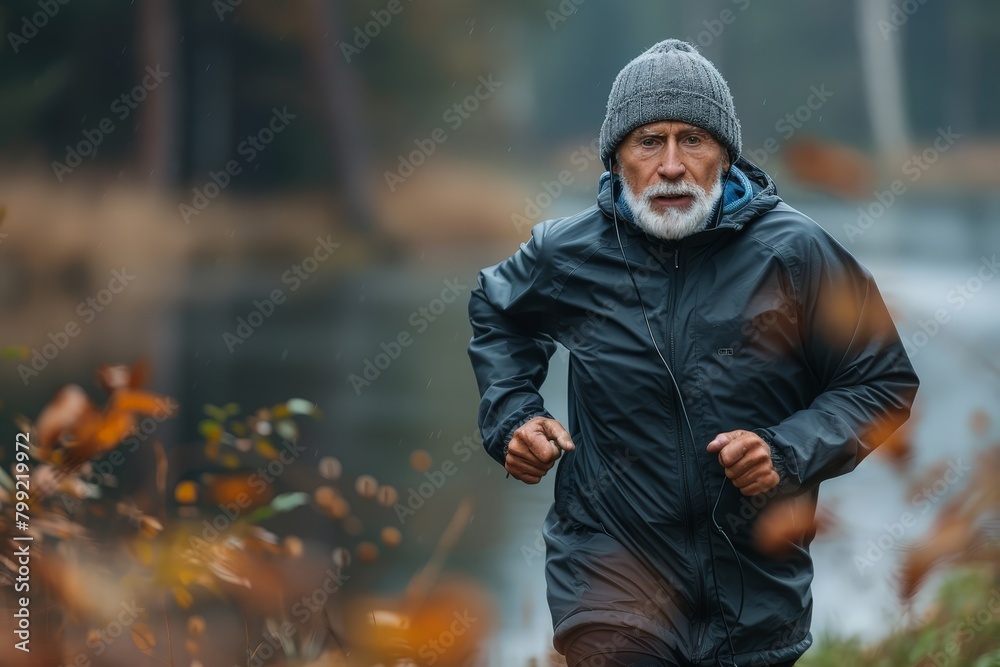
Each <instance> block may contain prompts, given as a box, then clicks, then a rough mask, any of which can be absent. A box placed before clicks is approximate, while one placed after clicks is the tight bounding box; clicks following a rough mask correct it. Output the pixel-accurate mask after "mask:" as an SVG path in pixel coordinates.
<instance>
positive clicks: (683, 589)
mask: <svg viewBox="0 0 1000 667" xmlns="http://www.w3.org/2000/svg"><path fill="white" fill-rule="evenodd" d="M736 167H737V168H738V169H739V170H741V171H742V172H743V173H744V174H745V175H746V176H748V177H749V181H750V182H751V183H752V184H753V185H752V188H751V191H750V192H749V193H747V195H748V196H746V197H744V198H743V200H744V201H743V202H742V203H741V205H739V206H738V207H736V210H728V207H727V210H726V212H725V214H724V215H723V216H722V217H721V218H720V221H719V223H718V225H716V226H714V227H712V228H710V229H706V230H704V231H702V232H698V233H696V234H694V235H692V236H689V237H687V238H685V239H683V240H681V241H679V242H666V241H661V240H658V239H656V238H654V237H651V236H649V235H647V234H645V233H644V232H643V231H642V230H641V229H640V228H638V227H637V226H635V225H634V224H633V223H632V222H631V221H630V218H629V219H626V218H627V217H628V212H627V211H623V210H622V209H621V207H619V208H618V221H619V226H620V231H621V236H622V243H623V244H624V246H625V251H626V253H627V255H628V258H629V263H630V265H631V267H632V271H633V273H634V275H635V280H636V282H637V284H638V288H639V293H640V294H641V297H642V300H643V303H644V305H645V309H646V312H647V314H648V318H649V322H650V325H651V327H652V330H653V334H654V336H655V338H656V343H657V345H658V347H659V350H660V352H661V353H662V355H663V357H664V359H665V360H666V361H667V362H668V363H669V364H670V366H671V368H672V369H673V372H674V374H675V377H676V380H677V382H678V384H679V385H680V389H681V396H680V397H678V394H677V392H676V391H675V389H674V386H673V384H672V382H671V380H670V376H669V375H668V373H667V370H666V368H665V367H664V365H663V363H662V362H661V361H660V358H659V356H658V355H657V352H656V350H654V348H653V345H652V342H651V340H650V335H649V331H648V330H647V326H646V322H645V321H644V319H643V315H642V312H641V311H640V307H639V302H638V300H637V296H636V292H635V290H634V289H633V285H632V282H631V280H630V279H629V275H628V273H627V271H626V268H625V264H624V262H623V259H622V256H621V250H620V249H619V245H618V241H617V239H616V237H615V227H614V224H613V223H612V218H611V213H612V209H611V206H612V200H611V196H610V191H609V189H608V188H607V187H605V188H604V189H602V191H601V192H600V195H599V197H598V203H597V205H595V206H592V207H590V208H588V209H587V210H585V211H582V212H581V213H579V214H577V215H574V216H571V217H567V218H560V219H556V220H548V221H545V222H542V223H539V224H538V225H536V226H535V227H534V228H533V229H532V236H531V239H530V240H529V241H527V242H525V243H523V244H522V245H521V249H520V250H519V251H518V252H517V253H515V254H514V255H513V256H512V257H511V258H509V259H507V260H505V261H503V262H500V263H499V264H496V265H494V266H491V267H488V268H486V269H483V270H482V271H481V272H480V273H479V277H478V285H477V286H476V287H475V289H474V290H473V292H472V294H471V298H470V302H469V318H470V322H471V324H472V328H473V336H472V339H471V341H470V344H469V356H470V358H471V360H472V365H473V368H474V370H475V374H476V378H477V381H478V385H479V391H480V395H481V396H482V401H481V404H480V410H479V425H480V428H481V430H482V434H483V440H484V446H485V447H486V450H487V451H488V452H489V454H490V455H491V456H492V457H493V458H495V459H496V460H497V461H499V462H501V463H502V462H503V460H504V457H505V449H506V445H507V444H508V443H509V440H510V437H511V435H512V433H513V432H514V430H516V429H517V427H519V426H520V425H521V424H523V423H524V422H525V421H527V420H528V419H530V418H531V417H534V416H536V415H545V416H551V415H550V414H549V413H548V412H547V411H546V409H545V406H544V405H543V401H542V398H541V397H540V395H539V393H538V389H539V387H540V385H541V384H542V382H543V380H544V379H545V376H546V373H547V371H548V361H549V358H550V357H551V355H552V354H553V353H554V351H555V349H556V342H559V343H561V344H562V345H564V346H565V347H566V348H567V349H568V350H569V353H570V356H569V423H568V424H566V425H565V426H566V427H567V429H568V430H569V432H570V434H571V435H572V437H573V440H574V442H575V443H576V446H577V447H576V450H575V451H573V452H571V453H568V454H565V455H564V456H563V458H562V460H561V461H560V463H559V465H558V469H557V471H556V489H555V502H554V503H553V505H552V508H551V509H550V511H549V514H548V516H547V518H546V520H545V530H544V535H545V541H546V579H547V582H548V599H549V606H550V609H551V612H552V619H553V626H554V630H555V642H554V643H555V645H556V648H562V646H563V643H562V642H563V641H564V639H565V638H566V636H567V635H568V634H569V633H570V632H572V631H573V630H574V629H576V628H579V627H581V626H584V625H588V624H594V623H598V624H611V625H631V626H635V627H640V628H643V629H645V630H646V631H648V632H652V633H654V634H656V635H658V636H660V637H661V638H663V639H664V640H665V641H667V642H668V643H670V644H671V645H673V646H675V647H676V650H677V651H678V652H679V653H680V654H681V655H683V656H685V657H686V659H688V660H690V661H691V662H693V663H695V664H702V665H710V664H715V662H714V656H715V655H716V652H717V650H719V651H721V654H722V655H728V654H729V653H730V649H729V643H728V640H727V630H726V625H728V626H729V628H730V630H731V635H732V641H733V645H734V646H735V652H736V661H737V662H738V664H739V665H755V664H766V663H770V662H778V661H784V660H790V659H793V658H796V657H798V656H800V655H801V654H802V653H803V652H804V651H805V650H806V649H807V648H808V647H809V645H810V644H811V642H812V637H811V634H810V633H809V624H810V620H811V611H812V595H811V592H810V583H811V581H812V576H813V570H812V560H811V558H810V556H809V550H808V548H809V543H810V541H811V539H812V535H807V536H806V537H804V538H803V539H801V540H800V541H799V542H797V543H796V544H795V545H793V546H792V547H791V549H792V555H790V556H788V557H785V558H775V557H770V556H767V555H764V554H762V553H761V552H759V551H758V549H757V548H756V546H755V543H754V539H753V536H754V530H753V529H754V523H755V521H756V519H757V517H758V516H759V514H760V510H761V508H762V507H763V506H764V505H766V504H767V503H768V502H771V501H772V500H773V499H774V498H781V497H788V496H789V495H793V494H812V495H813V497H815V495H816V493H817V486H818V484H819V482H820V481H822V480H823V479H827V478H830V477H833V476H836V475H840V474H843V473H846V472H849V471H850V470H852V469H853V468H854V467H855V466H856V465H857V464H858V463H859V462H860V461H861V459H863V458H864V457H865V456H866V455H867V454H868V453H870V452H871V451H872V449H874V448H875V447H876V446H878V445H879V444H880V443H881V442H882V441H883V440H884V439H885V438H887V437H888V436H889V435H890V434H891V433H892V432H893V431H894V430H895V429H896V428H897V427H898V426H899V425H900V424H902V423H903V422H904V421H905V420H906V419H907V418H908V416H909V410H910V405H911V403H912V401H913V398H914V395H915V393H916V390H917V385H918V380H917V377H916V375H915V374H914V372H913V368H912V366H911V365H910V361H909V359H908V358H907V356H906V353H905V352H904V351H903V346H902V343H901V342H900V339H899V336H898V334H897V332H896V329H895V326H894V325H893V323H892V320H891V319H890V316H889V313H888V311H887V310H886V307H885V304H884V303H883V301H882V298H881V296H880V295H879V292H878V289H877V287H876V285H875V282H874V281H873V279H872V276H871V274H870V273H869V272H868V271H867V270H866V269H865V268H864V267H863V266H861V265H860V264H859V263H858V262H857V261H856V260H855V259H854V258H853V257H852V256H851V255H850V253H848V251H847V250H846V249H844V247H843V246H841V245H840V244H839V243H837V241H836V240H834V239H833V238H832V237H831V236H830V235H829V234H827V233H826V232H825V231H824V230H823V229H822V228H821V227H820V226H819V225H817V224H816V223H815V222H813V221H812V220H810V219H809V218H807V217H806V216H805V215H803V214H802V213H800V212H798V211H796V210H795V209H793V208H791V207H790V206H788V205H787V204H785V203H784V202H783V201H782V200H781V199H780V198H779V197H778V196H777V194H776V189H775V186H774V183H773V182H772V181H771V179H770V178H769V177H768V176H767V174H765V173H764V172H763V171H761V170H760V169H758V168H757V167H756V166H754V165H752V164H750V163H749V162H747V161H746V160H744V159H740V160H739V161H738V162H737V163H736ZM616 191H617V188H616ZM682 401H683V406H684V407H686V409H687V414H688V415H689V417H690V422H691V429H692V430H693V434H694V440H693V441H692V437H691V435H690V434H689V431H688V429H687V425H686V424H685V422H684V417H683V413H682V410H681V406H682ZM736 429H747V430H754V431H755V432H756V433H758V434H759V435H761V436H762V437H763V438H764V439H765V441H767V442H768V443H770V445H771V449H772V458H773V461H774V464H775V467H776V469H777V470H778V472H779V475H780V477H781V479H782V482H781V485H780V487H779V490H778V491H776V492H771V493H769V494H762V495H761V496H757V497H753V498H746V497H744V496H743V495H742V494H741V493H740V492H739V491H738V490H736V489H734V488H733V486H732V485H731V484H728V483H727V484H725V485H723V482H724V480H725V476H724V474H723V469H722V467H721V466H720V465H719V463H718V461H717V459H716V457H715V456H713V455H710V454H709V453H708V452H707V451H706V446H707V444H708V443H709V442H710V441H711V440H712V439H713V438H714V437H715V435H716V434H718V433H721V432H725V431H732V430H736ZM716 501H718V508H717V509H715V508H714V506H715V503H716ZM713 510H714V511H713ZM713 516H714V518H715V519H717V520H718V523H719V524H720V526H721V527H722V529H723V530H724V531H725V532H726V534H727V535H728V537H729V539H730V540H732V543H733V547H734V548H735V550H736V551H737V552H738V553H739V561H737V556H736V555H735V554H734V553H733V550H732V549H731V548H730V546H729V545H728V544H727V542H726V540H725V538H724V537H723V536H722V535H720V534H719V533H718V532H717V531H716V530H715V529H714V528H713V520H712V519H713ZM741 607H742V610H741Z"/></svg>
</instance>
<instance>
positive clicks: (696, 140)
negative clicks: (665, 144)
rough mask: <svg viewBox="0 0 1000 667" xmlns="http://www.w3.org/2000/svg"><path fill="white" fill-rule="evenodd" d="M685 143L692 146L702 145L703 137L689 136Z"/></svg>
mask: <svg viewBox="0 0 1000 667" xmlns="http://www.w3.org/2000/svg"><path fill="white" fill-rule="evenodd" d="M685 141H686V142H687V143H688V144H690V145H691V146H697V145H698V144H700V143H701V137H696V136H694V135H691V136H689V137H688V138H687V139H685Z"/></svg>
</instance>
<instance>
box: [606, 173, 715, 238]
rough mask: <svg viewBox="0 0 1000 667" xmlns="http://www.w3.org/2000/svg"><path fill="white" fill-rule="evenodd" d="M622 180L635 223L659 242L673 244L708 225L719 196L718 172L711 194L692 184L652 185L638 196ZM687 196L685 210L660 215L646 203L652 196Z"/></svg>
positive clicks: (673, 209)
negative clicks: (671, 242) (687, 200)
mask: <svg viewBox="0 0 1000 667" xmlns="http://www.w3.org/2000/svg"><path fill="white" fill-rule="evenodd" d="M622 180H623V181H625V188H624V193H625V202H626V203H627V204H628V205H629V208H631V209H632V218H633V219H634V220H635V224H636V225H638V226H639V227H640V228H641V229H643V230H644V231H645V232H646V233H648V234H650V235H652V236H655V237H657V238H661V239H667V240H669V241H676V240H677V239H682V238H684V237H685V236H690V235H691V234H694V233H695V232H700V231H701V230H703V229H705V227H707V226H708V216H709V215H710V214H711V212H712V208H713V207H714V206H715V202H717V201H718V200H719V198H720V197H721V196H722V169H721V168H720V169H719V176H718V178H716V179H715V185H714V186H713V187H712V191H711V192H705V190H703V189H702V188H701V187H700V186H698V185H695V184H694V183H684V182H680V183H656V184H655V185H651V186H649V187H648V188H646V189H645V190H644V191H643V193H642V195H641V196H640V197H638V198H637V197H636V196H635V194H633V192H632V184H631V183H629V182H628V180H627V179H626V178H625V176H624V174H623V175H622ZM678 195H687V196H690V197H691V198H692V202H691V204H690V205H689V206H688V207H687V208H685V209H680V210H678V209H676V208H668V209H667V210H666V211H665V212H663V213H657V212H656V211H654V210H653V208H652V206H651V204H650V201H651V200H652V199H653V197H662V196H678Z"/></svg>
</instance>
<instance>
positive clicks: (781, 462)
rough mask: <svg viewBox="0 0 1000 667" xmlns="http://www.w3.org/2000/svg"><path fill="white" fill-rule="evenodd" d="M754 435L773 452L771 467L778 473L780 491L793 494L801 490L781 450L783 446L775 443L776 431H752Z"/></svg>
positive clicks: (758, 429) (761, 429) (765, 429)
mask: <svg viewBox="0 0 1000 667" xmlns="http://www.w3.org/2000/svg"><path fill="white" fill-rule="evenodd" d="M752 431H753V433H756V434H757V435H758V436H760V439H761V440H763V441H764V442H766V443H767V446H768V448H769V449H770V450H771V465H773V466H774V470H775V472H777V473H778V491H779V492H780V493H792V492H794V491H797V490H798V488H799V482H798V477H797V476H796V475H795V474H794V472H793V471H792V470H790V469H789V465H788V460H787V459H786V458H785V455H784V453H783V452H782V450H781V446H780V445H778V444H776V443H775V441H774V431H772V430H771V429H767V428H755V429H752Z"/></svg>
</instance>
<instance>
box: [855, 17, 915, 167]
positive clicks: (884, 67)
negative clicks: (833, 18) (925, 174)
mask: <svg viewBox="0 0 1000 667" xmlns="http://www.w3.org/2000/svg"><path fill="white" fill-rule="evenodd" d="M892 2H893V0H856V3H855V7H856V14H857V15H856V20H857V24H856V25H857V31H858V44H859V45H860V47H861V70H862V77H863V78H864V82H865V92H866V102H867V106H868V116H869V118H870V119H871V125H872V137H873V139H874V143H875V147H876V149H877V151H878V153H879V158H880V160H879V162H880V163H881V164H882V165H883V168H890V169H891V168H898V165H896V166H892V165H886V164H885V163H886V161H887V160H894V159H895V157H896V156H898V154H899V153H900V152H901V151H904V150H905V149H906V148H907V147H908V146H909V143H910V131H909V127H908V123H907V118H906V105H905V99H904V94H903V76H904V72H903V68H902V65H901V58H900V51H901V50H902V48H901V40H902V38H903V37H902V36H903V34H904V31H903V30H898V31H897V30H886V26H891V25H892V24H891V22H890V19H889V10H890V8H891V6H892Z"/></svg>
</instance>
